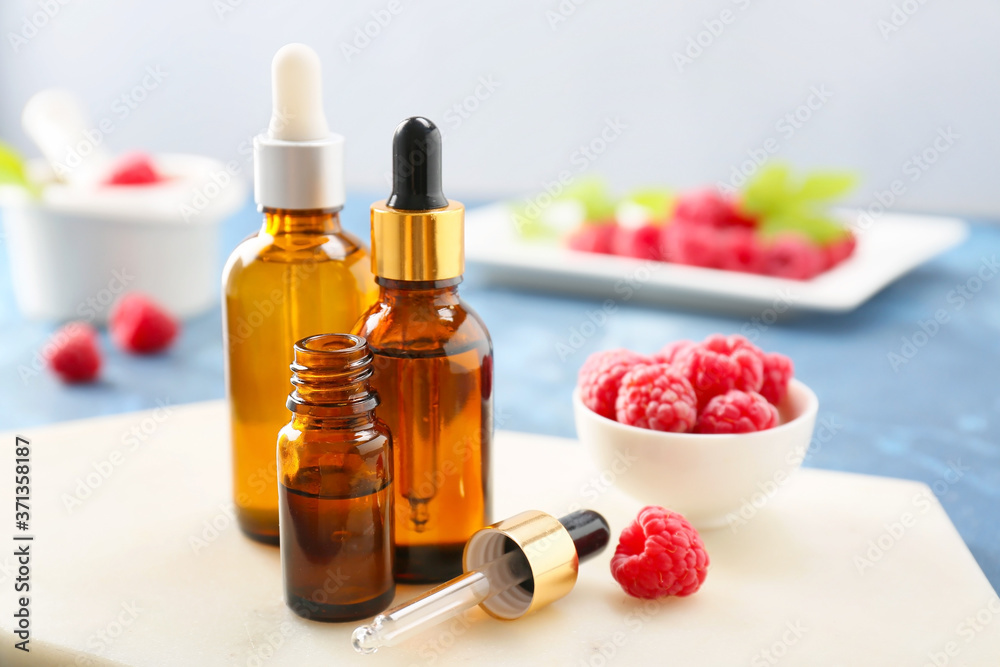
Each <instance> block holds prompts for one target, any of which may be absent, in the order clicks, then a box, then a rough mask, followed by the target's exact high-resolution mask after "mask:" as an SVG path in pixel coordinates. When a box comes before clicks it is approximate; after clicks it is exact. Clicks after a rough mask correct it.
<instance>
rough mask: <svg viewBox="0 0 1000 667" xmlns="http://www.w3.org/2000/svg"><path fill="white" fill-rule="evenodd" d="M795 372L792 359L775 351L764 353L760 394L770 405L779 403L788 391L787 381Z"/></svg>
mask: <svg viewBox="0 0 1000 667" xmlns="http://www.w3.org/2000/svg"><path fill="white" fill-rule="evenodd" d="M794 374H795V365H794V364H793V363H792V360H791V359H789V358H788V357H786V356H785V355H783V354H779V353H777V352H768V353H766V354H765V355H764V384H763V385H761V388H760V395H761V396H763V397H764V398H766V399H767V400H768V402H769V403H770V404H771V405H777V404H778V403H781V399H783V398H784V397H785V394H786V393H788V382H789V380H791V379H792V375H794Z"/></svg>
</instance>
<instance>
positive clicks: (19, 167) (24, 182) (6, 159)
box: [0, 141, 40, 197]
mask: <svg viewBox="0 0 1000 667" xmlns="http://www.w3.org/2000/svg"><path fill="white" fill-rule="evenodd" d="M0 185H16V186H19V187H22V188H24V189H25V190H27V191H28V193H30V194H31V196H33V197H35V196H38V194H39V192H40V189H39V187H38V186H37V185H36V184H35V183H33V182H32V181H31V180H30V179H29V178H28V173H27V170H26V169H25V166H24V158H22V157H21V155H20V154H19V153H18V152H17V151H15V150H14V149H13V148H11V147H10V146H8V145H7V144H5V143H3V142H2V141H0Z"/></svg>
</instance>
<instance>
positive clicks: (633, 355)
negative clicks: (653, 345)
mask: <svg viewBox="0 0 1000 667" xmlns="http://www.w3.org/2000/svg"><path fill="white" fill-rule="evenodd" d="M646 363H649V360H648V359H646V357H644V356H642V355H641V354H639V353H638V352H632V351H631V350H625V349H616V350H605V351H604V352H595V353H594V354H592V355H590V356H589V357H587V360H586V361H585V362H583V366H581V367H580V372H579V374H578V375H577V386H578V387H580V400H581V401H583V404H584V405H586V406H587V407H588V408H590V409H591V410H593V411H594V412H596V413H597V414H599V415H601V416H602V417H607V418H608V419H614V418H615V399H617V398H618V388H619V385H620V384H621V381H622V377H624V375H625V374H626V373H627V372H628V371H630V370H631V369H632V368H633V367H634V366H637V365H639V364H646Z"/></svg>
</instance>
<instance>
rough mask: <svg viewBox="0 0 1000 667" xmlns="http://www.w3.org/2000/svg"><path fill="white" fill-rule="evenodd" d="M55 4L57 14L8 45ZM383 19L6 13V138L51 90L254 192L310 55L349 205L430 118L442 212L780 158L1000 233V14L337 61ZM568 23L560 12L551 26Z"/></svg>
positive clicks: (422, 5) (839, 17) (312, 11)
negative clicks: (495, 199) (276, 122)
mask: <svg viewBox="0 0 1000 667" xmlns="http://www.w3.org/2000/svg"><path fill="white" fill-rule="evenodd" d="M46 4H49V5H51V6H58V7H59V9H58V12H57V13H55V15H54V16H53V17H51V18H50V19H47V20H46V21H45V25H42V26H41V27H40V28H38V29H37V31H36V32H37V34H34V35H33V36H31V37H30V38H29V39H27V40H26V41H25V42H24V43H18V44H12V38H11V34H12V33H13V34H15V35H23V34H24V33H23V31H24V30H25V21H26V20H27V21H29V22H30V21H31V17H32V16H33V15H35V14H37V13H38V12H40V11H41V9H40V7H42V6H43V5H46ZM389 5H390V3H389V2H387V1H384V0H379V1H366V2H352V3H345V2H336V3H334V2H329V1H327V2H324V1H322V0H300V1H296V2H276V1H270V2H268V1H265V0H170V1H169V2H153V1H148V0H146V1H141V2H140V1H135V0H133V1H131V2H126V1H125V0H67V1H66V4H65V5H59V4H58V0H41V1H35V2H31V1H27V0H2V2H0V34H2V36H3V43H2V44H0V137H2V138H3V139H5V140H7V141H10V142H12V143H14V144H15V145H16V146H18V147H20V148H22V149H25V150H29V151H31V152H33V150H32V149H31V147H30V145H29V144H28V142H27V141H26V139H25V137H24V136H23V133H22V131H21V128H20V121H19V115H20V110H21V107H22V106H23V104H24V102H25V101H26V100H27V98H28V97H29V96H30V95H31V94H32V93H33V92H35V91H36V90H38V89H40V88H42V87H46V86H65V87H68V88H70V89H72V90H74V91H75V92H77V93H78V94H80V95H81V96H82V97H83V98H84V100H85V102H86V104H87V107H88V109H89V110H90V112H91V113H92V114H93V116H94V118H95V122H96V121H97V120H99V119H101V118H105V117H107V118H111V119H112V120H113V122H114V133H113V134H112V135H111V136H110V137H109V138H108V142H109V144H110V145H111V146H112V148H114V149H116V150H124V149H129V148H143V149H147V150H153V151H193V152H200V153H207V154H209V155H213V156H217V157H220V158H224V159H238V160H240V161H241V164H243V165H245V167H246V169H247V173H249V162H248V161H246V157H245V156H244V155H242V154H241V152H240V151H241V146H243V147H245V146H246V144H244V143H243V142H247V141H248V140H249V138H250V137H251V136H252V135H253V134H255V133H256V132H257V131H259V130H260V129H261V128H262V127H264V126H265V125H266V123H267V119H268V114H269V108H270V100H269V96H270V89H269V80H268V78H269V77H268V75H269V62H270V59H271V56H272V55H273V53H274V51H275V50H276V49H277V48H278V47H280V46H281V45H282V44H284V43H286V42H289V41H302V42H305V43H307V44H310V45H311V46H313V47H314V48H316V49H317V50H318V51H319V52H320V54H321V56H322V58H323V60H324V63H325V67H326V71H325V81H324V83H325V90H324V97H325V99H326V103H327V113H328V116H329V118H330V122H331V125H332V127H333V128H334V129H335V130H336V131H339V132H341V133H343V134H345V135H346V136H347V139H348V149H347V150H348V154H347V167H348V171H347V182H348V187H349V188H353V189H354V190H364V191H366V192H379V191H382V190H384V189H385V174H386V172H387V170H388V168H389V152H388V148H389V139H390V134H391V132H392V128H393V127H394V126H395V124H396V123H397V122H398V121H399V120H401V119H402V118H403V117H405V116H408V115H413V114H418V113H419V114H425V115H428V116H430V117H431V118H433V119H436V120H437V121H438V122H439V124H440V125H442V127H443V128H444V129H445V132H446V172H447V173H446V179H447V181H446V182H447V184H448V192H449V193H450V194H451V195H452V196H463V197H470V196H474V197H480V196H489V197H492V196H519V197H523V196H527V195H529V194H532V193H534V192H537V191H538V190H540V189H541V188H542V187H544V183H545V182H547V181H552V180H553V179H555V178H557V177H558V175H559V174H560V172H561V171H564V170H569V171H570V172H571V173H572V175H573V176H574V177H576V176H578V175H579V174H580V173H583V172H586V173H593V174H602V175H604V176H606V177H607V178H608V179H609V180H610V181H611V183H612V184H613V185H614V186H615V187H616V188H619V189H626V188H630V187H634V186H638V185H643V184H650V183H654V184H655V183H668V184H673V185H675V186H678V187H687V186H694V185H698V184H701V183H712V182H718V181H724V180H727V179H728V178H729V176H730V173H731V170H732V169H733V167H734V166H737V165H739V164H740V163H741V162H742V161H744V160H745V159H747V151H749V150H752V149H755V148H759V147H761V146H762V145H763V144H764V142H765V140H767V139H768V138H774V139H775V140H776V141H777V143H778V146H779V149H778V153H777V154H778V155H779V156H780V157H781V158H784V159H787V160H790V161H792V162H793V163H795V164H797V165H802V166H818V165H829V166H838V167H850V168H856V169H858V170H859V171H860V172H861V173H862V175H863V177H864V187H863V188H862V189H861V190H859V192H858V193H857V195H856V197H855V201H856V203H859V204H862V205H867V204H868V203H870V202H872V201H874V200H873V199H872V194H873V192H874V191H876V190H880V189H885V188H887V187H888V186H889V185H890V183H891V182H892V181H893V180H895V179H900V180H903V181H904V183H905V186H906V194H905V195H904V196H903V197H902V198H901V200H900V201H899V202H896V203H894V204H893V206H894V207H895V208H898V209H901V210H926V211H940V212H951V213H959V214H969V215H984V216H988V217H994V218H1000V188H998V187H997V185H998V183H997V175H998V169H997V164H998V159H1000V157H998V153H1000V113H998V111H1000V85H998V84H1000V39H998V37H997V36H998V34H1000V3H997V2H996V0H949V2H944V1H943V0H924V2H923V3H921V2H919V0H906V2H903V1H902V0H838V1H836V2H834V1H832V0H831V1H828V2H819V1H815V0H813V1H807V0H709V1H700V2H694V1H690V2H677V1H669V2H652V1H650V2H610V1H607V0H605V1H600V0H585V1H583V2H581V3H580V4H578V5H577V4H575V3H574V2H573V0H564V1H563V2H562V3H560V2H559V1H558V0H543V1H541V2H530V1H529V0H505V1H504V2H493V3H485V2H468V1H466V2H459V1H458V0H452V1H447V0H436V1H431V0H425V1H422V2H415V1H414V0H399V4H398V9H399V11H398V13H397V14H395V15H393V16H392V19H391V21H390V22H389V23H388V25H386V26H384V27H381V28H380V30H379V34H377V35H376V36H375V37H374V38H372V39H371V41H370V43H369V44H368V45H367V46H366V47H365V48H364V49H362V50H360V53H357V54H354V55H353V56H352V57H351V58H350V59H348V57H347V56H346V55H345V54H344V52H343V48H344V45H345V44H350V43H351V41H352V40H353V39H354V38H355V35H356V33H355V31H356V29H364V27H365V24H366V23H367V22H369V21H372V20H373V18H372V14H371V13H372V12H383V14H382V16H383V19H384V18H385V16H386V14H388V11H387V10H388V8H389ZM904 6H905V8H906V9H909V10H910V11H911V12H912V15H909V16H908V17H907V20H906V21H905V23H903V24H902V25H901V26H900V27H899V29H898V30H895V31H893V32H891V33H888V34H884V33H885V30H884V26H883V29H880V26H879V22H880V21H891V19H892V16H893V12H894V8H897V9H898V10H900V11H902V10H903V9H904ZM560 7H563V8H564V9H566V10H569V9H572V12H569V11H567V12H566V13H567V14H568V16H566V17H565V18H566V20H564V21H560V22H558V23H554V22H553V18H552V16H553V14H551V13H550V12H558V11H559V8H560ZM723 10H729V11H730V12H732V14H731V19H732V20H731V22H730V23H729V24H728V25H723V26H722V30H721V33H720V34H718V35H717V36H712V37H711V39H710V40H709V39H708V36H709V35H710V33H708V32H705V33H704V34H702V35H701V39H702V41H703V43H707V44H708V45H707V46H706V47H705V48H704V49H703V52H702V53H701V55H700V56H699V57H697V58H696V59H694V61H693V62H692V63H690V64H689V65H687V66H686V67H685V68H683V71H679V68H678V66H677V64H676V62H675V53H683V51H684V50H685V48H686V47H687V45H688V40H689V39H697V38H698V37H699V33H701V32H703V31H706V30H707V28H706V26H705V25H704V22H705V21H712V20H713V19H717V18H719V17H720V13H721V12H722V11H723ZM914 10H915V11H914ZM903 15H905V14H903ZM898 16H899V14H898V13H897V18H898ZM35 22H36V23H37V22H40V21H39V20H38V18H37V17H36V19H35ZM715 28H716V31H717V32H718V28H719V25H718V24H716V25H715ZM28 33H31V30H30V29H28ZM147 67H154V68H156V67H159V68H160V71H162V72H165V73H166V77H165V78H164V79H163V80H162V82H160V83H159V85H158V86H157V87H156V88H155V89H153V90H151V91H148V93H147V95H146V99H145V100H143V101H142V102H140V103H138V104H137V105H136V108H135V109H128V115H127V116H124V117H122V116H123V109H126V108H127V107H124V106H123V105H122V104H121V103H120V102H119V103H118V104H116V99H118V98H120V96H121V95H123V94H128V93H129V91H131V90H132V89H133V88H134V87H135V86H137V85H139V84H140V83H141V81H142V79H143V76H144V72H145V71H146V68H147ZM481 78H486V79H492V80H493V81H494V82H496V83H497V84H498V85H497V86H496V88H495V90H493V91H492V93H488V94H487V93H486V89H485V88H480V93H481V96H482V97H485V99H482V100H477V101H475V102H473V101H469V102H468V104H469V105H470V106H477V107H478V108H476V109H475V111H474V112H472V113H471V114H469V117H468V118H461V117H460V116H459V115H457V114H456V113H455V112H454V111H453V112H452V113H451V114H448V115H446V113H447V112H448V111H449V109H450V108H451V107H452V105H454V104H456V103H462V102H463V100H465V99H466V98H467V97H468V96H470V95H474V94H475V92H476V89H477V86H478V85H479V81H480V79H481ZM813 87H825V89H826V90H827V91H829V93H831V94H832V95H831V97H830V98H829V99H828V100H827V101H826V102H825V103H824V104H823V105H822V106H821V107H820V108H819V109H818V110H816V111H815V112H813V113H812V116H811V118H809V120H808V121H806V122H805V123H804V124H802V127H801V128H799V129H797V130H796V131H795V132H794V134H792V135H791V136H787V130H785V131H784V132H782V131H780V130H779V128H778V127H777V126H776V124H777V123H778V122H779V121H780V120H781V119H782V117H784V116H785V114H787V113H790V112H794V111H795V110H796V108H797V107H798V106H799V105H800V104H802V103H803V102H805V101H806V100H807V98H808V97H809V95H810V90H811V88H813ZM607 119H619V120H620V122H621V123H623V124H624V125H626V126H627V127H625V129H624V130H623V131H622V132H621V134H620V136H618V137H617V138H615V139H614V141H612V142H611V143H609V144H608V145H607V147H606V150H605V151H604V152H603V154H601V155H600V156H599V157H597V158H596V159H595V160H593V161H592V162H587V163H586V168H585V169H583V170H582V171H581V170H580V169H579V167H581V166H583V162H582V161H581V160H580V159H579V157H580V156H579V155H574V154H575V152H576V151H577V150H578V148H579V147H580V145H581V144H587V143H589V142H590V141H591V140H593V139H595V138H596V137H598V136H600V133H601V130H602V128H603V127H604V125H605V123H606V121H607ZM459 121H461V122H459ZM948 127H951V128H952V131H953V132H954V133H956V134H957V135H958V137H959V138H958V139H957V140H956V141H955V142H954V144H953V145H951V146H950V147H949V149H948V150H947V152H944V153H940V152H939V153H937V154H936V158H937V160H936V162H935V164H934V165H932V166H931V167H930V168H929V169H928V170H927V171H926V172H919V174H920V177H919V178H918V179H914V178H913V173H914V172H913V170H912V169H908V167H907V161H908V160H910V158H911V156H912V155H914V154H918V153H920V152H922V151H924V150H925V149H928V148H929V147H931V146H932V145H933V142H934V139H935V136H936V135H937V133H938V131H939V130H941V129H944V128H948Z"/></svg>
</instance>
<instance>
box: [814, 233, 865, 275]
mask: <svg viewBox="0 0 1000 667" xmlns="http://www.w3.org/2000/svg"><path fill="white" fill-rule="evenodd" d="M857 244H858V240H857V238H855V236H854V234H853V233H851V232H850V231H848V232H847V234H846V235H845V236H844V238H842V239H838V240H836V241H834V242H833V243H830V244H829V245H826V246H823V254H824V259H825V266H826V268H828V269H832V268H833V267H835V266H837V265H839V264H842V263H843V262H844V261H846V260H847V258H848V257H850V256H851V255H853V254H854V249H855V248H856V247H857Z"/></svg>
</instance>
